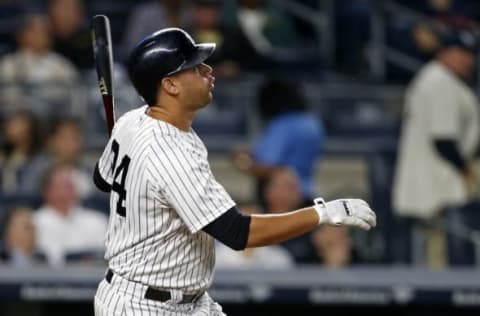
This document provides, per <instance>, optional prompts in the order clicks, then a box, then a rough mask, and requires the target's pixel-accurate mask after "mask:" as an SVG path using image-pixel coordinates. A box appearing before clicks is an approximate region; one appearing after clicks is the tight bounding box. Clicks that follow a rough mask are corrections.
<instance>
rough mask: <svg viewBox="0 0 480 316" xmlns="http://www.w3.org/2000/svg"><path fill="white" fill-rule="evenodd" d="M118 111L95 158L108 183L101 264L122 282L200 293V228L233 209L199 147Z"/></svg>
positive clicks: (205, 272) (204, 280)
mask: <svg viewBox="0 0 480 316" xmlns="http://www.w3.org/2000/svg"><path fill="white" fill-rule="evenodd" d="M146 110H147V106H143V107H141V108H139V109H135V110H132V111H130V112H127V113H125V114H124V115H123V116H122V117H121V118H120V119H119V120H118V121H117V123H116V124H115V127H114V129H113V131H112V136H111V138H110V140H109V142H108V144H107V146H106V148H105V150H104V152H103V154H102V156H101V157H100V160H99V162H98V167H99V171H100V174H101V176H102V178H103V179H104V180H105V181H106V182H107V183H109V184H110V185H111V193H110V219H109V226H108V232H107V238H106V254H105V259H106V260H108V263H109V267H110V268H111V269H112V270H113V271H115V272H116V273H117V274H119V275H121V276H123V277H124V278H126V279H128V280H131V281H136V282H140V283H142V284H145V285H150V286H155V287H159V288H164V289H181V290H183V291H185V292H195V291H198V290H203V289H206V288H207V287H208V286H209V285H210V283H211V281H212V275H213V267H214V263H215V248H214V240H213V238H212V237H211V236H210V235H208V234H207V233H205V232H203V231H202V230H201V229H202V228H203V227H204V226H205V225H207V224H209V223H210V222H212V221H213V220H214V219H216V218H217V217H219V216H220V215H221V214H223V213H224V212H226V211H227V210H228V209H230V208H232V207H233V206H234V205H235V203H234V202H233V200H232V199H231V198H230V196H229V194H228V193H227V192H226V191H225V189H224V188H223V187H222V186H221V185H220V184H219V183H218V182H217V181H216V180H215V178H214V176H213V174H212V172H211V169H210V166H209V163H208V161H207V150H206V148H205V145H204V144H203V142H202V141H201V140H200V138H199V137H198V136H197V134H196V133H195V132H194V131H193V130H190V131H189V132H184V131H182V130H180V129H178V128H176V127H174V126H173V125H170V124H168V123H166V122H163V121H160V120H156V119H153V118H151V117H150V116H148V115H147V114H146Z"/></svg>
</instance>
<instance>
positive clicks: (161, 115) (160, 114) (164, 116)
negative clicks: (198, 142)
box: [147, 106, 195, 132]
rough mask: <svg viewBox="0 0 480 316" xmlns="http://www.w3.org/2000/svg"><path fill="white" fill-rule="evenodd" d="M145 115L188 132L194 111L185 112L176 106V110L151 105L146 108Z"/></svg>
mask: <svg viewBox="0 0 480 316" xmlns="http://www.w3.org/2000/svg"><path fill="white" fill-rule="evenodd" d="M147 115H148V116H150V117H152V118H154V119H157V120H160V121H164V122H167V123H169V124H171V125H173V126H175V127H176V128H178V129H180V130H182V131H184V132H188V131H190V127H191V126H192V122H193V117H194V115H195V112H194V111H190V112H185V111H182V110H181V109H179V108H177V110H171V109H168V108H165V107H161V106H151V107H149V108H148V110H147Z"/></svg>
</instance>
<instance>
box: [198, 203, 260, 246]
mask: <svg viewBox="0 0 480 316" xmlns="http://www.w3.org/2000/svg"><path fill="white" fill-rule="evenodd" d="M250 220H251V217H250V216H248V215H243V214H242V213H240V210H239V209H238V208H237V207H236V206H234V207H232V208H231V209H229V210H228V211H226V212H225V213H223V214H222V215H221V216H220V217H218V218H217V219H215V220H214V221H213V222H211V223H210V224H208V225H207V226H205V227H204V228H203V231H205V232H206V233H208V234H209V235H211V236H213V237H214V238H215V239H217V240H219V241H221V242H222V243H223V244H225V245H227V246H228V247H230V248H232V249H234V250H243V249H245V248H246V246H247V241H248V234H249V232H250Z"/></svg>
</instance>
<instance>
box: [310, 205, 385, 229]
mask: <svg viewBox="0 0 480 316" xmlns="http://www.w3.org/2000/svg"><path fill="white" fill-rule="evenodd" d="M313 202H314V205H313V208H314V209H315V210H316V211H317V213H318V217H319V218H320V219H319V222H318V224H319V225H322V224H329V225H337V226H339V225H346V226H355V227H359V228H362V229H365V230H369V229H370V228H372V227H375V226H376V215H375V213H374V212H373V211H372V210H371V209H370V206H369V205H368V204H367V202H365V201H363V200H360V199H338V200H334V201H330V202H325V200H324V199H323V198H316V199H314V200H313Z"/></svg>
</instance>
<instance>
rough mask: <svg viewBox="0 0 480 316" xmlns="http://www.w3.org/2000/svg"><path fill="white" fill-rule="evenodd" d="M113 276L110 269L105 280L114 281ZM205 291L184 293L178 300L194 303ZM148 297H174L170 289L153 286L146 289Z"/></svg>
mask: <svg viewBox="0 0 480 316" xmlns="http://www.w3.org/2000/svg"><path fill="white" fill-rule="evenodd" d="M112 278H113V271H112V270H110V269H108V270H107V274H106V275H105V280H107V282H108V283H111V282H112ZM202 294H203V292H200V293H198V294H192V295H183V296H182V300H181V301H180V302H178V304H187V303H193V302H195V301H196V300H197V299H198V298H199V297H200V296H202ZM144 297H145V298H146V299H149V300H154V301H159V302H166V301H168V300H170V299H171V298H172V295H171V294H170V291H162V290H159V289H155V288H153V287H151V286H149V287H148V288H147V290H146V291H145V296H144Z"/></svg>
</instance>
